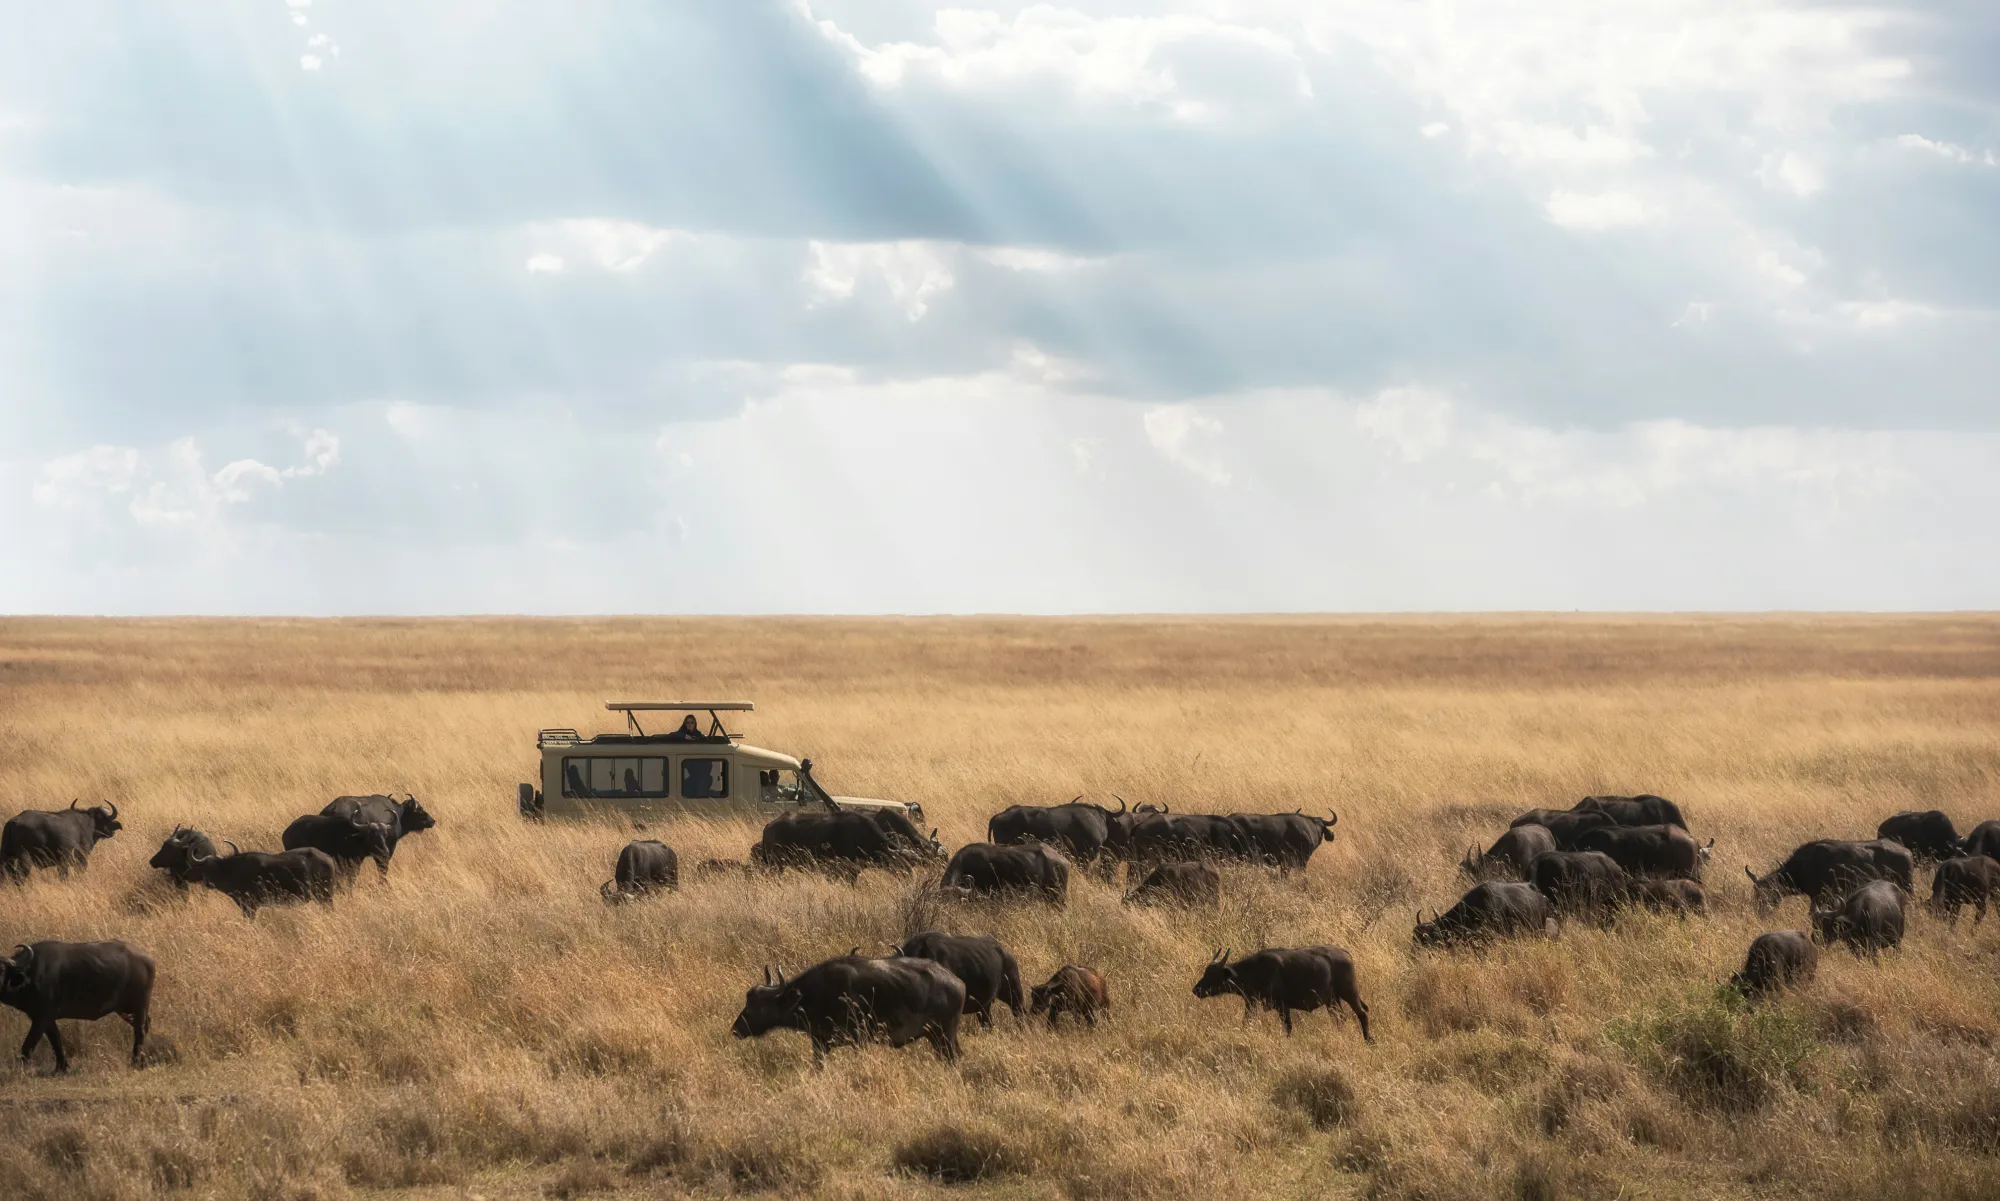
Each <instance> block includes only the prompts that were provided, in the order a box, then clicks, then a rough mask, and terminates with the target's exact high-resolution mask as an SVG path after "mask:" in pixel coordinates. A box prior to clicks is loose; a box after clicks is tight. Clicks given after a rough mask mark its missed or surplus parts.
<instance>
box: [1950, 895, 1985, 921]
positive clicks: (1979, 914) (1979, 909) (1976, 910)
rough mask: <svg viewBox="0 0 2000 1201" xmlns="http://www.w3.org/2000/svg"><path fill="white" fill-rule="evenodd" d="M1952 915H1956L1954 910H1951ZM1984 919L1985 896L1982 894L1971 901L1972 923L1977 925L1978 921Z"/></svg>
mask: <svg viewBox="0 0 2000 1201" xmlns="http://www.w3.org/2000/svg"><path fill="white" fill-rule="evenodd" d="M1952 916H1953V917H1957V916H1958V914H1957V913H1956V912H1953V913H1952ZM1985 920H1986V898H1985V896H1983V895H1982V896H1980V897H1979V898H1978V899H1977V900H1975V901H1973V902H1972V924H1973V925H1975V926H1977V925H1978V924H1979V923H1981V922H1983V921H1985Z"/></svg>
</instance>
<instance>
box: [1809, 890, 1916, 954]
mask: <svg viewBox="0 0 2000 1201" xmlns="http://www.w3.org/2000/svg"><path fill="white" fill-rule="evenodd" d="M1810 916H1811V919H1812V924H1813V935H1814V936H1815V937H1816V938H1818V939H1819V941H1821V942H1823V943H1826V944H1828V945H1832V943H1833V942H1834V940H1836V939H1838V940H1840V941H1841V942H1844V943H1846V944H1847V949H1848V950H1850V951H1853V952H1854V953H1855V954H1856V955H1859V954H1860V953H1861V952H1863V951H1866V952H1868V954H1869V957H1870V958H1874V957H1875V956H1876V955H1878V954H1880V953H1881V951H1882V949H1883V948H1884V947H1894V946H1900V945H1901V944H1902V941H1903V890H1902V889H1900V888H1897V887H1896V885H1895V883H1894V882H1892V881H1889V880H1870V881H1869V882H1868V883H1866V884H1863V885H1862V886H1861V887H1859V888H1857V889H1855V890H1854V891H1853V892H1850V893H1848V894H1847V896H1846V898H1845V899H1843V900H1842V901H1841V902H1840V903H1839V904H1837V905H1832V904H1829V905H1816V906H1814V907H1813V909H1812V912H1811V914H1810Z"/></svg>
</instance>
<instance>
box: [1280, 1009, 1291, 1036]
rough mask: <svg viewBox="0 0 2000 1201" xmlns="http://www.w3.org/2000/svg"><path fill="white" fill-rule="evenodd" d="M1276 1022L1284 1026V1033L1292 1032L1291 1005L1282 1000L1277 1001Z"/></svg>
mask: <svg viewBox="0 0 2000 1201" xmlns="http://www.w3.org/2000/svg"><path fill="white" fill-rule="evenodd" d="M1278 1024H1279V1025H1280V1026H1283V1027H1284V1028H1285V1033H1286V1034H1290V1033H1291V1032H1292V1007H1291V1006H1290V1005H1287V1004H1285V1003H1284V1002H1283V1001H1280V1002H1278Z"/></svg>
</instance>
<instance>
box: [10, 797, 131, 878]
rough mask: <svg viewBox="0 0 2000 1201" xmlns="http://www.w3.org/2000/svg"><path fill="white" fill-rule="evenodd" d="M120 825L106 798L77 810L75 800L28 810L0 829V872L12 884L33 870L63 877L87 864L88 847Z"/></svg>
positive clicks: (114, 830) (109, 834)
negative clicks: (52, 870) (41, 869)
mask: <svg viewBox="0 0 2000 1201" xmlns="http://www.w3.org/2000/svg"><path fill="white" fill-rule="evenodd" d="M106 806H109V807H108V808H107V807H106ZM124 828H125V827H124V826H123V825H121V824H120V823H119V821H118V806H116V805H113V804H111V802H109V801H106V802H105V803H104V804H103V805H92V806H91V807H90V808H88V809H78V808H77V807H76V802H75V801H71V802H70V803H69V808H67V809H57V810H55V811H54V812H43V811H41V810H39V809H30V810H28V811H26V812H25V813H21V814H17V815H16V816H15V817H13V818H12V819H10V820H9V821H8V822H7V825H6V826H5V827H4V828H0V871H4V872H5V873H7V875H8V877H9V878H10V879H12V880H13V881H14V883H16V884H25V883H27V880H28V873H29V872H30V871H32V870H33V869H35V868H38V867H52V868H55V869H56V875H57V877H59V878H60V879H64V880H67V879H69V869H71V868H75V869H76V870H78V871H83V870H85V869H87V868H88V867H89V866H90V851H91V848H92V847H95V846H96V845H97V844H98V843H100V842H102V841H104V840H105V839H107V838H109V837H111V836H112V835H113V834H116V833H117V832H118V831H120V830H122V829H124Z"/></svg>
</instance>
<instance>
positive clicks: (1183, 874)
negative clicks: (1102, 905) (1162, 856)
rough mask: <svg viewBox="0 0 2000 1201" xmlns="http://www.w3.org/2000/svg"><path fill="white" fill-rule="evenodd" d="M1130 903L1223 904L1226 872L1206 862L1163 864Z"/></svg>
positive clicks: (1129, 897)
mask: <svg viewBox="0 0 2000 1201" xmlns="http://www.w3.org/2000/svg"><path fill="white" fill-rule="evenodd" d="M1125 903H1126V904H1127V905H1189V906H1193V905H1200V906H1205V907H1207V908H1210V909H1213V908H1215V907H1216V906H1217V905H1219V904H1221V903H1222V873H1221V872H1218V871H1216V870H1215V868H1213V867H1212V866H1210V865H1208V864H1206V863H1162V864H1161V865H1160V866H1158V867H1156V868H1154V869H1153V870H1152V872H1150V873H1149V874H1148V875H1147V876H1146V878H1145V879H1144V880H1141V881H1140V882H1139V887H1137V888H1135V889H1133V890H1132V891H1131V893H1130V894H1128V895H1127V896H1126V898H1125Z"/></svg>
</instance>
